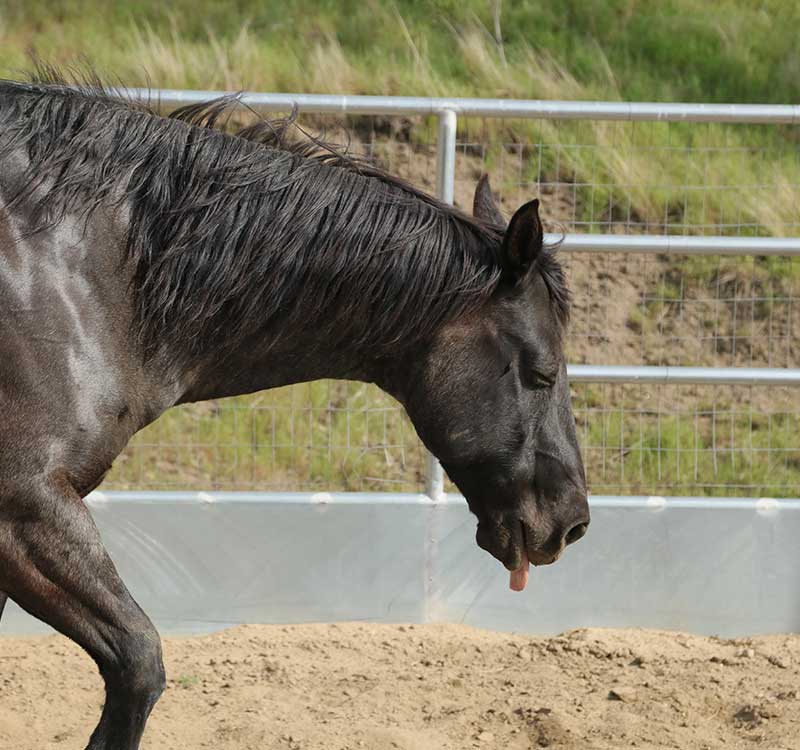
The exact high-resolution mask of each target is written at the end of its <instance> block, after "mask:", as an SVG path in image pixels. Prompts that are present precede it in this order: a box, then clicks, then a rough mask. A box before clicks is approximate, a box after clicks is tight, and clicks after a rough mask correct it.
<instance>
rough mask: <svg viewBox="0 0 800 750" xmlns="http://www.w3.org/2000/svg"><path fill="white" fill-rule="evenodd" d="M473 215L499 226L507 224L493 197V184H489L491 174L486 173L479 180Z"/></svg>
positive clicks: (473, 204)
mask: <svg viewBox="0 0 800 750" xmlns="http://www.w3.org/2000/svg"><path fill="white" fill-rule="evenodd" d="M472 215H473V216H474V217H475V218H476V219H480V220H481V221H485V222H487V223H488V224H495V225H496V226H498V227H504V226H505V225H506V222H505V219H503V214H501V213H500V209H499V208H497V204H496V203H495V202H494V198H493V197H492V186H491V185H490V184H489V175H488V174H484V175H482V176H481V179H480V180H478V187H476V188H475V199H474V200H473V201H472Z"/></svg>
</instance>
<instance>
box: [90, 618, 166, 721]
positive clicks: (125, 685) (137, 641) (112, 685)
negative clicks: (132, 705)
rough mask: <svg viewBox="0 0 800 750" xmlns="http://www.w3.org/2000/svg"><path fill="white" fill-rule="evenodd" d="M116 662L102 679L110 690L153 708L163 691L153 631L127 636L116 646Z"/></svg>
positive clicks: (155, 634) (162, 665) (157, 640)
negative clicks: (104, 679)
mask: <svg viewBox="0 0 800 750" xmlns="http://www.w3.org/2000/svg"><path fill="white" fill-rule="evenodd" d="M118 649H119V650H118V659H117V660H115V663H114V664H113V666H112V667H111V669H110V670H109V672H110V673H109V674H106V675H104V676H105V677H106V682H107V684H108V687H109V690H110V691H113V692H115V693H118V694H119V693H122V694H124V695H125V696H126V698H127V699H129V700H132V701H134V702H136V703H141V704H143V705H145V706H147V710H149V709H150V708H152V707H153V705H154V704H155V702H156V701H157V700H158V698H159V697H160V695H161V694H162V693H163V692H164V688H165V687H166V675H165V672H164V663H163V660H162V657H161V642H160V640H159V638H158V634H157V633H156V632H155V630H152V631H147V632H144V633H138V634H130V635H126V636H125V637H124V638H123V639H121V642H120V643H119V644H118Z"/></svg>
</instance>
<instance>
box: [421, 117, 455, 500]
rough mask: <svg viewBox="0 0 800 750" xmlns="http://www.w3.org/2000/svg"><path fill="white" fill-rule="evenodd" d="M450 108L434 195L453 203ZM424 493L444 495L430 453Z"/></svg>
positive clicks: (438, 148) (439, 145) (433, 497)
mask: <svg viewBox="0 0 800 750" xmlns="http://www.w3.org/2000/svg"><path fill="white" fill-rule="evenodd" d="M457 122H458V118H457V117H456V113H455V112H453V110H451V109H445V110H443V111H441V112H440V113H439V135H438V139H437V144H436V195H437V196H438V197H439V199H440V200H442V201H444V202H445V203H450V204H452V203H453V196H454V190H455V181H456V124H457ZM426 471H427V473H426V477H425V493H426V494H427V495H428V497H430V499H431V500H433V501H434V502H436V501H437V500H439V499H441V497H442V495H444V471H442V466H441V464H440V463H439V462H438V461H437V460H436V457H435V456H434V455H433V454H432V453H428V464H427V470H426Z"/></svg>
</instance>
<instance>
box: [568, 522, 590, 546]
mask: <svg viewBox="0 0 800 750" xmlns="http://www.w3.org/2000/svg"><path fill="white" fill-rule="evenodd" d="M588 528H589V524H588V523H578V524H575V526H573V527H572V528H571V529H570V530H569V531H568V532H567V534H566V536H565V537H564V543H565V544H572V543H573V542H577V541H578V539H580V538H581V537H582V536H583V535H584V534H585V533H586V531H587V529H588Z"/></svg>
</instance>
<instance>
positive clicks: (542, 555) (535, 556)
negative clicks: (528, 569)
mask: <svg viewBox="0 0 800 750" xmlns="http://www.w3.org/2000/svg"><path fill="white" fill-rule="evenodd" d="M519 525H520V527H521V528H522V543H523V544H524V545H525V551H526V552H527V553H528V560H530V563H531V565H536V566H539V565H552V564H553V563H554V562H555V561H556V560H558V558H559V557H561V553H562V552H563V551H564V547H563V545H562V547H561V549H560V550H558V552H555V553H553V552H545V551H544V550H542V549H535V548H532V547H530V546H529V545H528V535H527V533H526V531H525V524H524V523H523V522H522V521H520V524H519Z"/></svg>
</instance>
